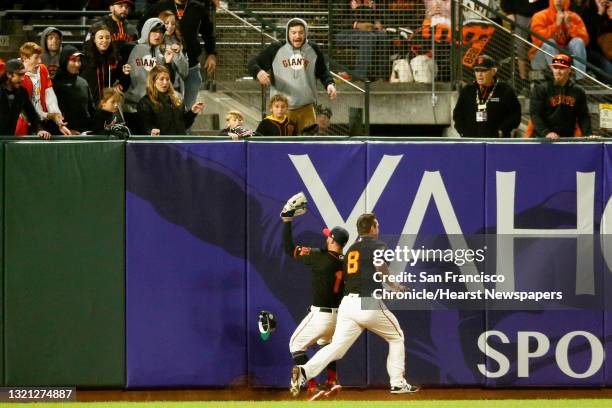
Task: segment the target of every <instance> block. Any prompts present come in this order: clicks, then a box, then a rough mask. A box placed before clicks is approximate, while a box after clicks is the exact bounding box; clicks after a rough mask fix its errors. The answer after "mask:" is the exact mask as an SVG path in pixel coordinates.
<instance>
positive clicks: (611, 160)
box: [602, 143, 612, 386]
mask: <svg viewBox="0 0 612 408" xmlns="http://www.w3.org/2000/svg"><path fill="white" fill-rule="evenodd" d="M603 167H604V188H603V196H604V201H603V202H604V208H605V211H604V213H605V218H606V220H607V221H606V223H605V224H606V225H605V227H604V226H603V225H602V237H603V239H604V241H602V248H605V250H606V251H607V252H606V255H607V256H606V257H605V260H604V262H603V263H604V265H603V267H602V270H603V276H604V279H603V284H604V293H605V294H606V296H605V306H606V308H605V310H604V334H605V337H604V338H605V339H606V343H605V347H606V355H607V356H611V355H612V296H610V294H611V293H612V144H610V143H607V144H605V145H604V151H603ZM602 224H603V219H602ZM604 228H605V231H604V230H603V229H604ZM604 365H605V369H606V375H605V383H606V385H607V386H610V385H612V362H610V361H609V360H606V361H605V362H604Z"/></svg>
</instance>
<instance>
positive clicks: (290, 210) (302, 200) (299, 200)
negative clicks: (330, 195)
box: [280, 191, 308, 218]
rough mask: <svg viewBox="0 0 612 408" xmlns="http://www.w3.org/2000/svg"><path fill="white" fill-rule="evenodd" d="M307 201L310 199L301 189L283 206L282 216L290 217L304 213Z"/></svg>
mask: <svg viewBox="0 0 612 408" xmlns="http://www.w3.org/2000/svg"><path fill="white" fill-rule="evenodd" d="M307 202H308V200H307V199H306V196H305V195H304V193H303V192H301V191H300V192H299V193H297V194H296V195H294V196H293V197H291V198H290V199H289V200H287V204H285V206H284V207H283V210H282V211H281V214H280V216H281V217H283V218H289V217H297V216H298V215H302V214H304V213H305V212H306V203H307Z"/></svg>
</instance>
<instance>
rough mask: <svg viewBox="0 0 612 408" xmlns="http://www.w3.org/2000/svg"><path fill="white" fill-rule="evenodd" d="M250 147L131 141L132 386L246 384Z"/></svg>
mask: <svg viewBox="0 0 612 408" xmlns="http://www.w3.org/2000/svg"><path fill="white" fill-rule="evenodd" d="M245 158H246V146H245V145H244V144H242V143H229V142H226V143H224V142H221V143H128V145H127V165H126V168H127V197H126V199H127V201H126V205H127V208H126V223H127V225H126V228H127V239H126V250H127V256H126V259H127V265H126V268H127V273H126V280H127V282H126V287H127V301H126V314H127V385H128V387H130V388H136V387H168V386H224V385H228V384H232V383H241V382H244V381H245V378H244V376H245V373H246V339H245V330H246V328H245V296H246V292H245V249H246V239H245V233H244V231H245V229H246V224H245V221H246V205H245V202H246V201H245V198H246V195H245V173H246V164H245V163H246V161H245Z"/></svg>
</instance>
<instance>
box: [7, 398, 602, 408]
mask: <svg viewBox="0 0 612 408" xmlns="http://www.w3.org/2000/svg"><path fill="white" fill-rule="evenodd" d="M305 404H316V406H318V407H330V408H331V407H333V408H372V407H384V408H395V407H397V408H399V407H402V408H468V407H469V408H474V407H476V408H480V407H482V408H485V407H486V408H510V407H518V406H520V407H521V408H559V407H563V408H584V407H589V408H600V407H602V408H603V407H605V408H610V407H612V400H608V399H554V400H546V399H538V400H461V401H410V400H402V401H391V402H386V401H321V402H307V401H210V402H169V401H159V402H73V403H48V402H39V403H23V404H22V403H20V404H17V405H16V404H14V403H0V408H5V407H6V408H16V407H19V408H22V407H34V408H41V407H50V408H85V407H91V408H106V407H109V408H196V407H197V408H227V407H229V408H239V407H244V408H250V407H269V408H294V407H303V406H305Z"/></svg>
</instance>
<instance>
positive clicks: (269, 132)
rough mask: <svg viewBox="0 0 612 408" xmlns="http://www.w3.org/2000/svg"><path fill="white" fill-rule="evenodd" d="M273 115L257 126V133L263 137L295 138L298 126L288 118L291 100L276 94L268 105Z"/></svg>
mask: <svg viewBox="0 0 612 408" xmlns="http://www.w3.org/2000/svg"><path fill="white" fill-rule="evenodd" d="M268 107H269V109H270V112H271V114H270V115H268V116H266V117H265V119H264V120H262V121H261V122H260V123H259V126H257V130H256V131H255V132H256V133H259V134H260V135H262V136H295V135H296V134H297V125H296V123H295V122H293V121H292V120H290V119H289V117H288V116H287V110H288V109H289V100H288V99H287V97H286V96H285V95H282V94H276V95H274V96H273V97H272V98H270V104H269V105H268Z"/></svg>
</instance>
